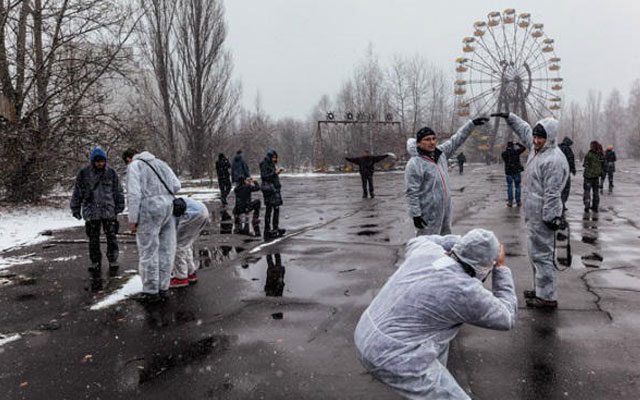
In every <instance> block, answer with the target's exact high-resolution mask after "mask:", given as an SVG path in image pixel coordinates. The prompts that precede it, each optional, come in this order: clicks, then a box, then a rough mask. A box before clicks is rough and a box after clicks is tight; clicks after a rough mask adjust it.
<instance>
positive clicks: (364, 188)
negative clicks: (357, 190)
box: [360, 175, 367, 197]
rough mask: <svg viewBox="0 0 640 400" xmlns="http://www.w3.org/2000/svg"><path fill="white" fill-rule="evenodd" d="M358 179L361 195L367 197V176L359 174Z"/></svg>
mask: <svg viewBox="0 0 640 400" xmlns="http://www.w3.org/2000/svg"><path fill="white" fill-rule="evenodd" d="M360 180H361V181H362V197H367V177H366V176H364V175H360Z"/></svg>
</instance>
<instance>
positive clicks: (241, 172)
mask: <svg viewBox="0 0 640 400" xmlns="http://www.w3.org/2000/svg"><path fill="white" fill-rule="evenodd" d="M250 176H251V172H249V165H247V162H246V161H245V160H244V158H243V157H242V150H238V151H237V152H236V156H235V157H233V164H232V165H231V179H232V180H233V183H237V182H239V179H240V178H248V177H250Z"/></svg>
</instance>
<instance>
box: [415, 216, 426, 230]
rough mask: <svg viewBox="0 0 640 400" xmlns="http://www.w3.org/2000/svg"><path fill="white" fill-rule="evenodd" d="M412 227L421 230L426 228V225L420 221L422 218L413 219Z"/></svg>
mask: <svg viewBox="0 0 640 400" xmlns="http://www.w3.org/2000/svg"><path fill="white" fill-rule="evenodd" d="M413 226H415V227H416V228H418V229H422V228H424V227H426V226H427V224H425V223H424V220H423V219H422V217H413Z"/></svg>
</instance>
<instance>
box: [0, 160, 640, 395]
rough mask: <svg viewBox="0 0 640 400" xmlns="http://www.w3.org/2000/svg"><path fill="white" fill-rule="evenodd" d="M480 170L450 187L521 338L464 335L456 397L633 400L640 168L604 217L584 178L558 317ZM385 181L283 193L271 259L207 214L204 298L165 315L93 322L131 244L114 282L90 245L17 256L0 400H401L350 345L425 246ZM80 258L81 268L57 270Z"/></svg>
mask: <svg viewBox="0 0 640 400" xmlns="http://www.w3.org/2000/svg"><path fill="white" fill-rule="evenodd" d="M466 170H467V171H466V172H465V175H463V176H458V175H457V173H456V172H455V171H453V170H452V171H451V176H452V181H453V189H452V190H453V201H454V224H453V231H454V233H460V234H462V233H465V232H466V231H467V230H469V229H471V228H474V227H484V228H488V229H491V230H493V231H495V232H496V234H497V235H498V237H499V238H500V240H501V241H502V242H503V243H505V246H506V252H507V261H508V265H509V266H510V267H511V268H512V269H513V271H514V276H515V279H516V287H517V290H518V295H519V296H520V297H519V302H520V310H519V312H518V321H517V324H516V327H515V329H514V330H512V331H509V332H496V331H489V330H485V329H481V328H475V327H471V326H465V327H463V329H462V330H461V332H460V335H459V336H458V337H457V338H456V340H455V341H454V343H453V345H452V349H451V352H450V360H449V368H450V369H451V370H452V372H453V373H454V375H455V376H456V378H457V379H458V381H459V383H460V384H461V385H462V387H463V388H465V390H467V391H468V392H469V393H470V395H471V396H472V397H473V398H477V399H560V398H562V399H566V398H581V399H608V398H617V399H635V398H637V394H638V393H640V372H638V369H637V365H639V362H640V345H639V344H638V340H637V337H638V336H639V334H640V316H639V315H638V314H639V312H640V311H639V310H640V307H639V306H640V294H639V292H640V263H639V262H638V261H640V248H638V246H637V244H638V238H640V231H639V227H640V216H639V215H638V207H637V205H636V204H637V201H636V197H637V196H638V194H640V190H639V189H638V188H639V183H640V164H639V163H637V162H636V163H634V162H627V161H623V162H620V163H618V171H619V172H617V173H616V187H615V189H614V192H613V193H612V194H608V193H605V194H604V195H603V196H602V200H601V208H602V211H601V212H600V213H598V214H597V215H594V214H592V213H587V214H585V213H583V206H582V178H581V177H580V173H581V171H579V172H578V176H577V177H576V178H574V181H573V187H572V193H571V196H570V198H569V203H568V207H569V211H568V219H569V222H570V225H571V247H572V250H573V260H572V264H571V266H570V268H567V269H566V270H564V271H563V272H561V273H560V274H559V276H560V308H559V309H558V310H557V311H555V312H541V311H537V310H528V309H526V308H525V307H524V299H523V298H522V295H521V292H522V290H524V289H528V288H529V287H530V285H531V270H530V266H529V263H528V259H527V256H526V238H525V237H524V233H523V232H524V230H523V227H524V221H523V219H522V212H521V210H520V209H519V208H516V207H514V208H507V207H505V200H504V198H505V197H506V194H505V190H506V188H505V187H506V184H505V181H504V175H503V171H502V168H501V166H491V167H487V166H484V165H479V164H478V165H474V164H472V165H468V166H467V168H466ZM374 180H375V183H376V198H375V199H367V200H364V199H361V197H360V196H361V188H360V179H359V177H358V176H357V175H327V176H318V177H285V178H283V196H284V202H285V204H284V206H283V207H282V209H281V225H282V226H283V227H285V228H287V229H288V231H287V235H286V237H285V238H284V239H282V240H279V241H274V242H271V243H269V244H266V245H265V244H264V243H263V242H262V241H261V240H257V239H253V238H248V237H244V236H238V235H230V234H228V232H229V229H230V225H229V223H230V216H229V215H228V213H225V211H224V210H222V209H220V208H219V205H218V203H217V202H211V203H209V204H208V205H209V207H210V210H211V212H212V222H211V225H210V226H209V227H207V229H206V234H205V235H203V236H201V238H200V239H199V241H198V242H197V244H196V251H197V255H196V257H197V258H198V259H199V262H200V265H201V270H200V271H199V277H200V280H199V282H198V283H197V284H196V285H193V286H191V287H189V288H186V289H180V290H175V291H172V294H171V296H170V298H169V299H168V300H167V301H166V302H165V303H163V304H161V305H157V306H146V307H143V306H141V305H139V304H138V303H136V302H134V301H131V300H125V301H123V302H121V303H119V304H117V305H114V306H111V307H109V308H107V309H104V310H98V311H91V310H89V307H90V306H91V305H93V304H95V303H96V302H98V301H99V300H100V299H102V298H104V297H105V296H107V295H108V294H109V293H110V292H112V291H113V290H116V289H117V288H118V287H120V286H121V285H122V284H123V283H124V282H125V281H126V280H127V279H128V278H129V275H128V274H126V273H125V271H126V270H131V269H136V268H137V254H136V248H135V243H134V241H133V240H132V238H130V237H126V236H122V241H121V242H122V245H121V251H122V253H121V259H120V261H121V264H122V267H121V272H122V275H121V276H119V277H117V278H114V279H108V278H107V277H106V276H104V277H103V278H104V279H103V280H100V281H97V280H96V279H93V280H92V279H90V276H89V275H88V272H87V271H86V267H87V266H88V263H89V261H88V254H87V249H86V246H87V245H86V243H82V240H83V239H85V237H84V232H83V230H82V229H75V230H70V231H64V232H56V233H55V234H54V237H53V238H52V240H50V241H49V242H47V243H44V244H39V245H36V246H31V247H28V248H23V249H19V250H14V251H13V252H11V253H10V254H9V255H21V254H22V255H24V254H31V253H36V255H37V256H38V257H41V258H42V259H41V260H37V261H35V262H34V263H33V264H28V265H21V266H15V267H12V268H11V269H9V270H6V271H3V272H2V273H1V275H2V277H1V278H2V284H0V302H1V304H2V305H3V307H2V308H1V309H0V333H2V334H4V335H5V338H6V337H8V336H9V335H13V334H20V335H21V337H20V338H19V339H18V340H15V341H13V342H10V343H6V344H4V345H0V361H1V362H0V385H1V387H2V388H3V390H2V393H0V398H7V399H51V398H56V399H81V398H91V399H98V398H100V399H129V398H138V397H141V396H142V397H143V398H159V399H173V398H185V399H261V398H264V399H301V398H305V399H389V398H396V396H395V395H394V393H393V392H391V391H390V390H388V389H387V388H386V387H384V386H383V385H381V384H379V383H377V382H375V381H373V380H372V379H371V378H370V377H369V376H368V375H367V374H366V373H364V370H363V368H362V367H361V366H360V365H359V363H358V361H357V360H356V358H355V353H354V346H353V339H352V338H353V329H354V328H355V325H356V323H357V321H358V318H359V317H360V314H361V313H362V311H363V310H364V308H365V307H366V306H367V304H368V303H369V302H370V301H371V300H372V299H373V297H374V296H375V294H376V292H377V290H378V289H379V288H380V287H381V286H382V285H383V284H384V282H385V281H386V279H387V278H388V277H389V276H390V275H391V274H392V273H393V272H394V270H395V268H396V266H397V265H398V263H399V262H401V260H402V258H403V254H404V250H403V245H404V243H406V241H407V240H408V239H409V238H411V237H412V236H413V234H414V232H413V228H412V223H411V221H410V219H409V218H408V216H407V214H406V205H405V201H404V195H403V186H404V182H403V175H402V173H401V172H389V173H380V174H376V175H375V177H374ZM263 211H264V210H263ZM122 226H124V225H122ZM565 243H566V241H565ZM559 244H560V245H562V244H563V243H562V242H559ZM562 251H564V250H563V249H559V253H562ZM68 256H78V257H77V258H75V259H72V260H68V261H63V262H59V261H57V262H56V261H53V260H54V259H55V258H59V257H68ZM105 275H106V271H105ZM489 284H490V283H489V282H487V285H489ZM1 340H2V337H0V341H1Z"/></svg>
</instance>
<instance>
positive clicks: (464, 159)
mask: <svg viewBox="0 0 640 400" xmlns="http://www.w3.org/2000/svg"><path fill="white" fill-rule="evenodd" d="M457 158H458V173H459V174H460V175H462V174H463V173H464V163H466V162H467V157H466V156H465V155H464V153H463V152H460V154H458V157H457Z"/></svg>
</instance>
